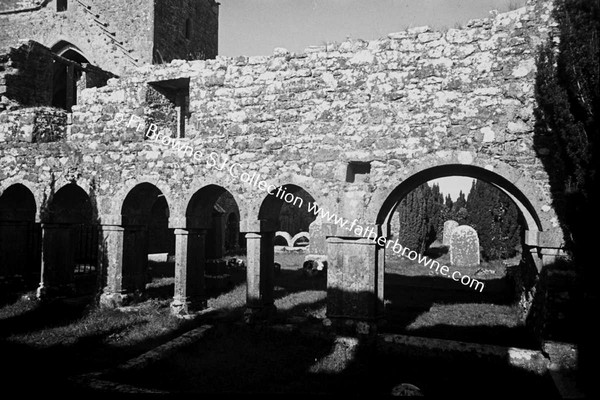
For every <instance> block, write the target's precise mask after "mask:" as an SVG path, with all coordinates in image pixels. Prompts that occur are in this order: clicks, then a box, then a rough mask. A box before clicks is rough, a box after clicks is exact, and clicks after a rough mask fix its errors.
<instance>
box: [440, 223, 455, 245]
mask: <svg viewBox="0 0 600 400" xmlns="http://www.w3.org/2000/svg"><path fill="white" fill-rule="evenodd" d="M457 226H458V222H456V221H453V220H448V221H446V222H444V233H443V235H442V243H443V245H444V246H450V239H451V238H452V231H454V229H456V227H457Z"/></svg>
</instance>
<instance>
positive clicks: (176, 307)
mask: <svg viewBox="0 0 600 400" xmlns="http://www.w3.org/2000/svg"><path fill="white" fill-rule="evenodd" d="M205 237H206V232H205V231H195V230H186V229H175V294H174V296H173V301H172V302H171V313H173V314H174V315H186V314H189V313H190V312H193V311H198V310H201V309H203V308H205V307H206V297H205V290H204V263H205V257H204V249H205Z"/></svg>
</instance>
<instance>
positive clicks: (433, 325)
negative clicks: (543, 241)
mask: <svg viewBox="0 0 600 400" xmlns="http://www.w3.org/2000/svg"><path fill="white" fill-rule="evenodd" d="M450 177H452V178H454V177H468V178H473V180H472V183H471V185H469V187H466V188H465V189H463V193H461V195H460V196H458V197H455V198H452V197H450V196H447V193H443V192H442V191H440V189H439V186H435V185H433V182H434V180H437V179H439V178H450ZM449 197H450V198H449ZM494 202H496V203H494ZM493 204H497V205H493ZM415 214H416V216H415ZM377 223H378V224H379V225H380V227H381V231H382V236H384V237H387V243H386V246H387V248H386V247H383V248H381V249H380V250H379V251H380V252H381V253H383V255H382V254H380V256H379V260H385V261H384V271H385V273H384V282H383V285H384V291H383V293H384V304H385V306H384V309H385V311H384V313H385V320H386V325H385V330H388V331H390V332H399V333H405V334H410V335H417V336H427V337H437V338H445V339H452V340H462V341H471V342H481V343H491V344H499V345H509V346H518V347H534V346H535V345H536V343H535V340H534V338H533V337H532V336H531V335H530V332H528V331H527V329H525V326H524V321H525V317H526V315H523V311H522V310H521V309H520V307H519V305H518V300H519V295H520V294H522V291H523V290H525V288H524V287H523V286H527V285H530V284H532V283H533V280H534V278H535V275H536V273H537V269H536V263H535V260H534V259H533V255H532V253H531V249H530V248H529V246H528V245H527V244H526V242H527V240H526V234H527V231H541V230H542V226H541V223H540V219H539V217H538V215H537V213H536V210H535V209H534V207H533V205H532V204H531V202H530V201H529V199H527V197H526V196H525V195H524V194H523V193H522V192H521V191H520V190H519V189H518V188H516V187H515V186H514V185H513V184H512V183H511V182H510V181H508V180H507V179H505V178H504V177H502V176H500V175H499V174H497V173H495V172H493V171H490V170H487V169H484V168H481V167H476V166H471V165H462V164H451V165H440V166H436V167H433V168H429V169H426V170H423V171H421V172H418V173H416V174H414V175H412V176H411V177H409V178H408V179H406V180H404V181H403V182H402V183H400V184H399V185H398V186H397V187H396V188H395V189H394V190H393V191H392V192H391V194H390V195H389V196H388V198H387V199H386V200H385V202H384V204H383V206H382V207H381V209H380V212H379V214H378V216H377ZM444 223H446V224H444ZM459 225H462V226H461V227H460V229H456V226H459ZM464 226H470V227H471V228H474V229H471V228H468V227H464ZM444 228H446V229H444ZM465 232H468V235H470V236H469V238H468V239H467V238H463V237H461V236H460V235H462V234H465V235H466V234H467V233H465ZM501 232H504V233H502V234H501ZM506 232H509V233H506ZM473 235H474V236H473ZM474 237H477V239H473V238H474ZM515 237H516V239H515ZM490 238H491V239H490ZM504 242H505V243H504ZM394 243H398V244H399V245H400V246H396V247H394ZM468 243H471V244H468ZM469 246H470V247H469ZM465 257H467V258H465ZM469 257H470V258H469ZM444 266H445V267H446V269H444ZM457 278H458V279H457Z"/></svg>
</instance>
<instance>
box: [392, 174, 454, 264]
mask: <svg viewBox="0 0 600 400" xmlns="http://www.w3.org/2000/svg"><path fill="white" fill-rule="evenodd" d="M444 209H445V207H444V196H443V195H442V194H441V192H440V188H439V185H437V184H436V185H433V187H430V186H429V185H428V184H426V183H425V184H423V185H421V186H419V187H417V188H416V189H415V190H413V191H412V192H410V193H409V194H408V195H407V196H406V197H405V198H404V199H403V200H402V201H401V202H400V204H399V205H398V214H399V222H400V232H399V241H400V242H401V243H402V245H403V246H406V247H409V248H410V249H412V250H415V251H417V252H420V253H422V252H424V251H425V250H426V249H427V248H428V247H429V245H430V244H431V243H433V241H435V240H436V238H437V236H438V232H439V233H440V234H441V230H440V224H442V225H443V221H442V219H443V210H444Z"/></svg>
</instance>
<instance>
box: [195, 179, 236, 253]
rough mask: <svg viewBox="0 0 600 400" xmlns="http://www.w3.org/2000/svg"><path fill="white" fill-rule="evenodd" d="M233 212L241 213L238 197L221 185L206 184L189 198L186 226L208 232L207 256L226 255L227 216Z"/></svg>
mask: <svg viewBox="0 0 600 400" xmlns="http://www.w3.org/2000/svg"><path fill="white" fill-rule="evenodd" d="M232 212H233V213H235V214H237V215H239V214H240V209H239V206H238V202H237V200H236V197H235V196H234V195H233V194H232V193H231V192H230V191H228V190H227V189H225V188H224V187H222V186H219V185H215V184H209V185H206V186H204V187H202V188H200V189H198V190H196V191H195V192H194V193H193V195H192V196H191V198H190V199H189V201H188V203H187V207H186V211H185V227H186V229H195V230H204V231H206V232H207V237H206V250H207V251H206V256H207V258H221V257H223V256H224V254H225V239H226V238H225V231H226V222H227V221H226V217H227V215H228V214H229V213H232ZM238 222H239V220H238ZM238 231H239V227H238Z"/></svg>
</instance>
